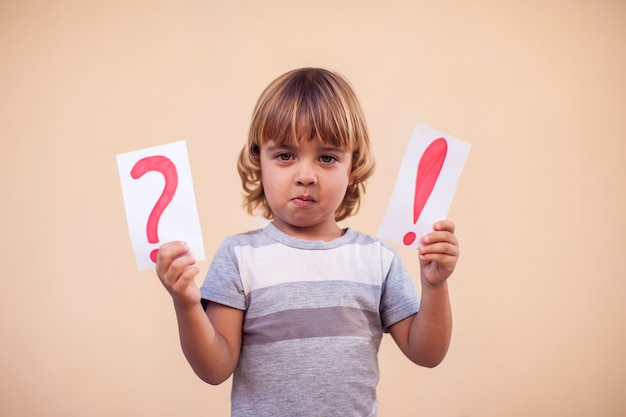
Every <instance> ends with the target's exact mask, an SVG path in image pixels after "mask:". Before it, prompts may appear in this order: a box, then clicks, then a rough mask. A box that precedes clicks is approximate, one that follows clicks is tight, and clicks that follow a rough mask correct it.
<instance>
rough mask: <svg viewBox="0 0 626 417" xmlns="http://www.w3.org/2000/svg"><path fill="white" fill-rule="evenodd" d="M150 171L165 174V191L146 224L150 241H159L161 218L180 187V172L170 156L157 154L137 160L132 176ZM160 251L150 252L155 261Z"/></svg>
mask: <svg viewBox="0 0 626 417" xmlns="http://www.w3.org/2000/svg"><path fill="white" fill-rule="evenodd" d="M150 171H157V172H160V173H161V174H163V177H165V187H163V192H162V193H161V196H160V197H159V199H158V200H157V202H156V204H155V205H154V208H153V209H152V212H151V213H150V216H149V217H148V223H147V225H146V235H147V236H148V242H149V243H159V233H158V229H159V220H160V219H161V214H163V211H164V210H165V208H166V207H167V206H168V205H169V204H170V201H172V198H174V194H175V193H176V188H177V187H178V173H177V172H176V166H175V165H174V163H173V162H172V161H171V160H170V159H169V158H166V157H165V156H162V155H155V156H148V157H146V158H143V159H140V160H139V161H137V163H136V164H135V165H134V166H133V168H132V169H131V171H130V176H131V177H133V179H138V178H140V177H142V176H143V175H144V174H145V173H147V172H150ZM158 252H159V250H158V249H154V250H153V251H152V252H150V259H152V262H154V263H156V257H157V253H158Z"/></svg>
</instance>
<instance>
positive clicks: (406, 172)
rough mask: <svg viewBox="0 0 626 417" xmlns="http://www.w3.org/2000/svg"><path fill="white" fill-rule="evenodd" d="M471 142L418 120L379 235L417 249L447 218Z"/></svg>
mask: <svg viewBox="0 0 626 417" xmlns="http://www.w3.org/2000/svg"><path fill="white" fill-rule="evenodd" d="M470 147H471V145H470V144H468V143H466V142H463V141H461V140H459V139H457V138H455V137H452V136H450V135H447V134H445V133H442V132H440V131H438V130H435V129H433V128H430V127H428V126H425V125H423V124H420V123H418V124H417V125H416V127H415V129H414V131H413V134H412V136H411V141H410V142H409V146H408V149H407V150H406V153H405V154H404V158H403V159H402V165H401V166H400V172H399V173H398V178H397V179H396V184H395V186H394V189H393V194H392V195H391V200H390V201H389V205H388V206H387V211H386V212H385V217H384V218H383V221H382V223H381V225H380V228H379V229H378V236H379V237H380V238H382V239H387V240H390V241H392V242H396V243H400V244H402V245H405V246H407V247H411V248H416V247H418V246H419V245H420V244H421V238H422V236H424V235H426V234H428V233H430V232H431V231H432V230H433V224H434V223H435V222H436V221H437V220H443V219H446V218H447V216H448V211H449V209H450V205H451V204H452V198H453V197H454V192H455V190H456V186H457V184H458V182H459V178H460V177H461V171H462V170H463V165H464V164H465V161H466V160H467V156H468V154H469V151H470Z"/></svg>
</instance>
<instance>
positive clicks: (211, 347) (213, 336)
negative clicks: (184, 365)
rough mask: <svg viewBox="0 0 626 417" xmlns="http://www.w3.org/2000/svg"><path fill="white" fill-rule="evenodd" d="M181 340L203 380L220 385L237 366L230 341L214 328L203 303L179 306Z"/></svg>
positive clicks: (183, 347) (190, 361)
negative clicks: (233, 363)
mask: <svg viewBox="0 0 626 417" xmlns="http://www.w3.org/2000/svg"><path fill="white" fill-rule="evenodd" d="M175 309H176V318H177V321H178V332H179V337H180V344H181V348H182V350H183V353H184V355H185V358H187V361H188V362H189V364H190V365H191V368H192V369H193V370H194V372H195V373H196V374H197V375H198V377H200V379H202V380H203V381H205V382H207V383H209V384H213V385H217V384H220V383H222V382H224V381H225V380H226V379H228V377H229V376H230V375H231V374H232V370H233V368H234V367H231V366H230V365H229V364H230V363H232V361H233V359H232V355H231V353H230V350H229V349H228V345H227V343H226V342H225V341H224V339H223V338H222V337H220V335H219V334H218V333H217V332H216V331H215V328H214V327H213V325H212V324H211V321H210V320H209V318H208V317H207V315H206V313H205V311H204V309H203V308H202V305H201V304H200V303H198V305H197V306H194V307H191V308H189V307H186V308H183V307H177V306H175Z"/></svg>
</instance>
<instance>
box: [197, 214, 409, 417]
mask: <svg viewBox="0 0 626 417" xmlns="http://www.w3.org/2000/svg"><path fill="white" fill-rule="evenodd" d="M201 293H202V298H203V299H205V300H210V301H214V302H216V303H220V304H224V305H227V306H230V307H234V308H237V309H240V310H245V311H246V313H245V317H244V322H243V340H242V347H241V355H240V358H239V363H238V364H237V367H236V369H235V372H234V375H233V387H232V394H231V401H232V416H233V417H252V416H253V417H264V416H272V417H280V416H290V417H295V416H298V417H299V416H316V417H317V416H359V417H361V416H375V415H376V413H377V409H378V403H377V400H376V385H377V384H378V380H379V371H378V359H377V355H378V349H379V346H380V341H381V338H382V334H383V331H385V330H386V328H388V327H389V326H390V325H392V324H394V323H396V322H398V321H400V320H402V319H404V318H406V317H408V316H410V315H412V314H414V313H416V312H417V311H418V308H419V297H418V295H417V292H416V289H415V285H414V283H413V281H412V279H411V277H410V276H409V275H408V273H407V272H406V270H405V268H404V266H403V265H402V262H401V261H400V259H399V258H398V256H397V254H396V253H395V251H394V250H393V249H392V248H391V247H389V246H387V245H386V244H385V243H383V242H382V241H380V240H378V239H376V238H374V237H372V236H369V235H365V234H363V233H359V232H356V231H353V230H351V229H346V230H345V233H344V234H343V235H342V236H341V237H339V238H337V239H335V240H332V241H330V242H323V241H308V240H302V239H297V238H294V237H291V236H289V235H287V234H285V233H283V232H282V231H280V230H279V229H277V228H276V227H275V226H274V225H273V224H272V223H270V224H268V225H267V226H266V227H265V228H263V229H259V230H255V231H252V232H248V233H243V234H239V235H235V236H231V237H228V238H226V239H225V240H224V242H223V243H222V244H221V246H220V247H219V249H218V250H217V252H216V254H215V257H214V258H213V262H212V264H211V266H210V268H209V271H208V273H207V276H206V279H205V281H204V284H203V285H202V287H201Z"/></svg>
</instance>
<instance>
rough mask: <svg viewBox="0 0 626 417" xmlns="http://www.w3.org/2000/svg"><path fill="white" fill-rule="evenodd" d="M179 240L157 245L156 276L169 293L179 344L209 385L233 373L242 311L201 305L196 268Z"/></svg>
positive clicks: (238, 345)
mask: <svg viewBox="0 0 626 417" xmlns="http://www.w3.org/2000/svg"><path fill="white" fill-rule="evenodd" d="M188 250H189V249H188V247H187V245H186V244H184V243H183V242H170V243H166V244H165V245H163V246H161V248H160V249H159V254H158V256H157V267H156V270H157V275H158V276H159V279H160V280H161V282H162V283H163V285H164V286H165V288H166V289H167V291H168V292H169V293H170V295H171V296H172V300H173V302H174V309H175V310H176V318H177V321H178V332H179V336H180V344H181V347H182V350H183V353H184V354H185V357H186V358H187V361H188V362H189V364H190V365H191V368H192V369H193V370H194V372H195V373H196V374H197V375H198V377H200V378H201V379H202V380H203V381H205V382H208V383H209V384H213V385H216V384H220V383H222V382H224V381H225V380H226V379H228V377H230V375H231V374H232V373H233V371H234V369H235V366H236V365H237V361H238V360H239V351H240V348H241V334H242V326H243V316H244V313H243V311H241V310H237V309H234V308H231V307H227V306H224V305H221V304H217V303H209V304H208V305H207V308H206V311H205V310H204V309H203V308H202V305H201V300H200V290H199V289H198V287H197V286H196V284H195V282H194V277H195V276H196V275H197V274H198V272H199V270H198V268H197V266H196V264H195V260H194V259H193V258H191V257H190V256H189V255H188V254H187V252H188Z"/></svg>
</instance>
